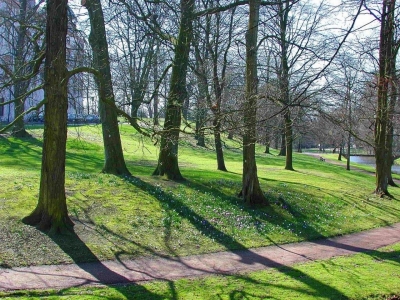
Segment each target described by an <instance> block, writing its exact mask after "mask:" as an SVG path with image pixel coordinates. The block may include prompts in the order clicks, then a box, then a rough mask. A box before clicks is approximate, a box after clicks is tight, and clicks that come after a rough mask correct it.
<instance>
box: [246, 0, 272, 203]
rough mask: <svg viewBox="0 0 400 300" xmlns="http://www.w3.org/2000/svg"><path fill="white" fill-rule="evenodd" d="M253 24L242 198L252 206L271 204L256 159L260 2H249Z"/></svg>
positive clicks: (249, 40) (249, 35)
mask: <svg viewBox="0 0 400 300" xmlns="http://www.w3.org/2000/svg"><path fill="white" fill-rule="evenodd" d="M249 10H250V13H249V23H248V29H247V32H246V99H245V107H244V108H245V110H244V128H245V132H244V136H243V177H242V190H241V192H240V193H239V196H241V197H242V199H243V201H244V202H245V203H246V204H249V205H252V206H253V205H258V204H264V205H265V204H268V201H267V198H266V197H265V195H264V193H263V192H262V190H261V187H260V183H259V181H258V176H257V165H256V157H255V144H256V121H257V119H256V115H257V85H258V78H257V35H258V21H259V12H260V0H250V1H249Z"/></svg>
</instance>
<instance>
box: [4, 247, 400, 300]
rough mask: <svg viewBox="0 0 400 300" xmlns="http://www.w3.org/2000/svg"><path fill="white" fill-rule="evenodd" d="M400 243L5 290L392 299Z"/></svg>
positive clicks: (57, 295) (62, 295)
mask: <svg viewBox="0 0 400 300" xmlns="http://www.w3.org/2000/svg"><path fill="white" fill-rule="evenodd" d="M399 268H400V244H395V245H392V246H389V247H385V248H381V249H378V250H375V251H370V252H367V253H363V254H357V255H354V256H350V257H339V258H333V259H330V260H325V261H316V262H309V263H305V264H299V265H295V266H293V267H281V268H277V269H274V270H264V271H257V272H251V273H242V274H236V275H225V276H208V277H204V278H196V279H180V280H176V281H153V282H150V283H144V284H131V285H117V286H108V287H100V288H95V287H81V288H69V289H64V290H48V291H19V292H13V293H4V292H3V293H1V292H0V297H5V298H6V299H116V300H117V299H185V300H186V299H365V300H367V299H381V300H383V299H389V297H390V295H395V294H397V295H399V294H400V286H399V284H398V282H399Z"/></svg>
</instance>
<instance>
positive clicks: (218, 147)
mask: <svg viewBox="0 0 400 300" xmlns="http://www.w3.org/2000/svg"><path fill="white" fill-rule="evenodd" d="M213 126H214V141H215V152H216V154H217V169H218V170H220V171H225V172H226V171H228V170H227V169H226V166H225V160H224V151H223V149H222V140H221V119H220V115H219V114H216V115H214V122H213Z"/></svg>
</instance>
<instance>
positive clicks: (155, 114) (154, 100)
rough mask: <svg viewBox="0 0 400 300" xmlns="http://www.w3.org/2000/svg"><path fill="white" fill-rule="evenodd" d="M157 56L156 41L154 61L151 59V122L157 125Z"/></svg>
mask: <svg viewBox="0 0 400 300" xmlns="http://www.w3.org/2000/svg"><path fill="white" fill-rule="evenodd" d="M158 56H159V43H158V42H157V51H156V52H155V53H154V61H153V80H154V98H153V115H154V117H153V124H154V125H159V121H158V101H159V100H158V94H159V93H158V88H157V81H158Z"/></svg>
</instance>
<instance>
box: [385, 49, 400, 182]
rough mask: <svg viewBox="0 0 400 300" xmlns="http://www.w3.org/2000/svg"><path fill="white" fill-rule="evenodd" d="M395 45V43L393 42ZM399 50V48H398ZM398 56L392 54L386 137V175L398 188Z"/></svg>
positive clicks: (394, 53) (395, 53)
mask: <svg viewBox="0 0 400 300" xmlns="http://www.w3.org/2000/svg"><path fill="white" fill-rule="evenodd" d="M393 44H394V41H393ZM396 49H397V48H396ZM396 55H397V52H393V53H392V59H391V61H390V63H391V67H390V72H391V81H390V98H389V110H388V129H387V131H388V134H387V137H386V149H387V153H388V154H387V162H386V168H387V169H386V174H387V177H388V184H389V185H390V186H394V187H397V184H396V183H395V182H394V180H393V176H392V165H393V163H394V157H393V138H394V136H393V134H394V125H393V118H394V114H395V107H396V102H397V97H398V90H399V89H398V87H397V84H398V79H397V75H396Z"/></svg>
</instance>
